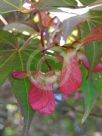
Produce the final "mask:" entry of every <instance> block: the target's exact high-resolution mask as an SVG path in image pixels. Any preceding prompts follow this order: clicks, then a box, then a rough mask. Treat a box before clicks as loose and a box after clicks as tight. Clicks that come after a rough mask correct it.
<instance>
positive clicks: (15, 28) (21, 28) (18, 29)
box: [4, 22, 35, 35]
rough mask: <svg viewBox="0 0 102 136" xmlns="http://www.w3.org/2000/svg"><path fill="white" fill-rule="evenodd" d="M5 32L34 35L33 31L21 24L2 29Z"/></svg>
mask: <svg viewBox="0 0 102 136" xmlns="http://www.w3.org/2000/svg"><path fill="white" fill-rule="evenodd" d="M4 30H5V31H14V32H19V33H22V34H26V35H31V34H32V35H33V34H34V33H35V31H34V29H33V28H32V27H30V26H28V25H26V24H23V23H19V22H18V23H10V24H8V25H7V26H5V27H4Z"/></svg>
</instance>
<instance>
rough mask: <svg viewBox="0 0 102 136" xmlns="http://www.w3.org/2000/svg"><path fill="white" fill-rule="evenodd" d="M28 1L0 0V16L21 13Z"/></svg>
mask: <svg viewBox="0 0 102 136" xmlns="http://www.w3.org/2000/svg"><path fill="white" fill-rule="evenodd" d="M25 1H26V0H0V14H3V13H8V12H12V11H21V9H22V5H23V3H24V2H25Z"/></svg>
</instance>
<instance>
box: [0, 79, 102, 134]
mask: <svg viewBox="0 0 102 136" xmlns="http://www.w3.org/2000/svg"><path fill="white" fill-rule="evenodd" d="M55 97H56V112H55V113H54V114H53V115H52V116H41V115H39V114H38V113H35V115H34V118H33V121H32V124H31V127H30V131H29V136H102V105H101V104H100V101H101V98H99V103H98V104H97V105H96V106H95V108H94V109H93V111H92V113H91V114H90V116H89V117H88V119H87V120H86V122H85V123H84V124H82V123H81V120H82V117H83V114H84V103H83V95H82V94H81V92H79V93H76V94H75V96H74V97H73V98H72V99H70V100H69V101H68V102H65V100H64V99H63V96H61V95H60V94H58V93H57V91H56V94H55ZM22 129H23V118H22V116H21V113H20V109H19V105H18V104H17V102H16V99H15V97H14V95H13V93H12V87H11V85H10V82H9V81H8V80H6V82H5V83H4V84H3V86H2V87H1V88H0V136H21V132H22Z"/></svg>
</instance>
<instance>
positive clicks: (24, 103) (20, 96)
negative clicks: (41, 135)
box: [12, 79, 34, 136]
mask: <svg viewBox="0 0 102 136" xmlns="http://www.w3.org/2000/svg"><path fill="white" fill-rule="evenodd" d="M12 86H13V93H14V94H15V97H16V98H17V101H18V103H19V106H20V108H21V112H22V115H23V117H24V132H23V135H24V136H28V130H29V127H30V124H31V120H32V117H33V115H34V111H33V110H32V109H31V107H30V105H29V100H28V99H29V97H28V94H29V90H30V82H29V80H27V79H24V80H16V79H15V80H12Z"/></svg>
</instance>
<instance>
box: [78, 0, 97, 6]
mask: <svg viewBox="0 0 102 136" xmlns="http://www.w3.org/2000/svg"><path fill="white" fill-rule="evenodd" d="M95 1H96V0H80V2H81V3H82V4H83V5H89V4H91V3H93V2H95Z"/></svg>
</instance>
